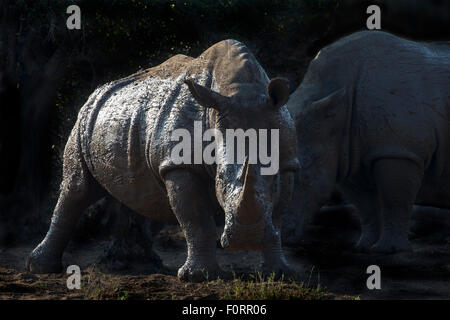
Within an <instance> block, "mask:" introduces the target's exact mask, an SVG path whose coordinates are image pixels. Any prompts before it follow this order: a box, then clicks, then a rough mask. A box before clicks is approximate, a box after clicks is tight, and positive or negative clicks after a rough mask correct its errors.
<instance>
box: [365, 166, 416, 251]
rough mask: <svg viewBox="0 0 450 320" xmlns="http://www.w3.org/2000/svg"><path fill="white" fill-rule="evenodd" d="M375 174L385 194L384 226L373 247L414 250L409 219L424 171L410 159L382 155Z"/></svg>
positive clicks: (383, 196)
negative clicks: (409, 237)
mask: <svg viewBox="0 0 450 320" xmlns="http://www.w3.org/2000/svg"><path fill="white" fill-rule="evenodd" d="M373 174H374V179H375V183H376V185H377V189H378V193H379V194H380V198H381V207H382V216H383V228H382V231H381V236H380V239H379V240H378V242H377V243H376V244H375V245H374V246H373V247H372V251H374V252H380V253H394V252H400V251H411V250H412V248H411V244H410V243H409V240H408V231H409V223H410V217H411V211H412V207H413V204H414V202H415V199H416V196H417V192H418V190H419V189H420V186H421V183H422V177H423V171H422V170H420V168H419V167H418V166H417V165H416V164H415V163H413V162H412V161H410V160H407V159H381V160H378V161H377V162H376V163H375V164H374V168H373Z"/></svg>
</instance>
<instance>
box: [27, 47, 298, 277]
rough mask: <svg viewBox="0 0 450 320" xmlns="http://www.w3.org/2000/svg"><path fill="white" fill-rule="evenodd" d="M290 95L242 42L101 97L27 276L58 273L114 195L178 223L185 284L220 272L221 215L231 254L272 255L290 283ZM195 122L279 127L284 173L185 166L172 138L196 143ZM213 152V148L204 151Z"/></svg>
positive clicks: (85, 116) (242, 166) (86, 112)
mask: <svg viewBox="0 0 450 320" xmlns="http://www.w3.org/2000/svg"><path fill="white" fill-rule="evenodd" d="M186 84H187V85H186ZM288 97H289V88H288V82H287V81H286V80H284V79H281V78H276V79H273V80H271V81H269V79H268V77H267V75H266V73H265V71H264V70H263V69H262V67H261V66H260V65H259V63H258V62H257V60H256V59H255V57H254V56H253V55H252V54H251V52H250V51H249V50H248V49H247V48H246V47H245V46H244V45H243V44H242V43H239V42H237V41H234V40H225V41H222V42H219V43H217V44H215V45H214V46H212V47H211V48H209V49H208V50H206V51H205V52H204V53H203V54H201V55H200V56H199V57H198V58H196V59H194V58H191V57H187V56H184V55H176V56H174V57H172V58H170V59H169V60H167V61H166V62H164V63H163V64H161V65H159V66H156V67H154V68H151V69H148V70H145V71H142V72H139V73H137V74H134V75H132V76H129V77H127V78H124V79H121V80H118V81H113V82H111V83H108V84H106V85H104V86H102V87H100V88H98V89H97V90H96V91H95V92H94V93H93V94H92V95H91V96H90V97H89V99H88V101H87V102H86V104H85V105H84V106H83V108H82V109H81V110H80V112H79V115H78V120H77V122H76V124H75V126H74V128H73V130H72V133H71V135H70V137H69V140H68V142H67V145H66V148H65V151H64V167H63V181H62V183H61V191H60V196H59V200H58V203H57V205H56V208H55V210H54V214H53V218H52V221H51V226H50V229H49V231H48V233H47V235H46V237H45V239H44V240H43V241H42V242H41V243H40V244H39V245H38V246H37V247H36V248H35V249H34V251H33V252H32V253H31V254H30V256H29V258H28V262H27V267H28V269H29V270H30V271H32V272H41V273H45V272H58V271H60V270H61V257H62V254H63V251H64V248H65V247H66V245H67V242H68V241H69V239H70V236H71V233H72V230H73V228H74V227H75V225H76V222H77V219H78V217H79V216H80V214H81V213H82V211H83V209H84V208H85V207H87V206H88V205H89V204H91V203H93V202H94V201H95V200H96V199H98V198H99V197H100V196H101V195H102V194H103V193H104V192H108V193H109V194H111V195H112V196H113V197H115V198H116V199H118V200H119V201H120V202H122V203H123V204H125V205H127V206H128V207H130V208H131V209H133V210H134V211H136V212H138V213H140V214H142V215H145V216H148V217H151V218H153V219H158V220H163V221H164V220H166V221H167V220H170V219H172V220H174V218H175V217H176V219H177V220H178V222H179V223H180V225H181V227H182V229H183V231H184V234H185V236H186V241H187V251H188V252H187V260H186V262H185V264H184V265H183V266H182V267H181V268H180V269H179V271H178V276H179V277H180V278H181V279H184V280H201V279H202V278H203V277H204V276H206V275H208V276H209V277H210V278H213V277H216V276H217V275H218V274H219V271H220V269H219V267H218V264H217V261H216V256H215V251H216V225H215V222H214V219H213V214H214V211H215V208H216V207H219V208H220V207H221V208H222V209H223V211H224V213H225V229H224V233H223V235H222V239H221V240H222V245H223V246H224V247H227V248H228V249H253V250H263V257H264V265H263V268H264V270H267V271H268V272H272V271H273V272H276V273H292V269H291V268H290V267H289V265H288V264H287V262H286V260H285V258H284V256H283V252H282V249H281V246H280V233H279V227H280V214H279V213H280V212H282V211H283V209H284V208H285V207H286V206H287V204H288V201H289V198H290V195H292V191H293V183H292V181H293V175H294V171H295V170H296V169H297V168H298V160H297V158H296V156H297V151H296V140H295V139H296V138H295V126H294V123H293V121H292V119H291V117H290V114H289V112H288V110H287V108H286V106H285V103H286V101H287V99H288ZM195 122H197V123H198V122H200V123H201V125H202V127H203V130H204V131H205V130H206V129H209V128H215V129H217V130H220V131H221V132H223V135H224V136H225V133H224V131H225V130H226V129H237V128H241V129H243V130H246V129H250V128H252V129H256V130H258V129H268V130H272V129H279V134H280V136H281V137H282V139H280V140H281V141H280V145H279V157H280V159H281V161H280V165H279V171H278V172H277V173H276V174H274V175H261V173H260V171H261V169H262V168H263V167H265V165H263V164H261V163H260V162H258V163H250V161H249V160H248V159H249V158H248V157H247V161H244V162H243V163H238V162H236V163H235V161H231V162H227V159H228V157H227V155H226V154H225V153H226V150H227V148H226V147H223V148H217V149H216V154H215V157H216V160H217V164H211V165H207V164H187V163H186V162H185V163H181V164H177V163H175V162H174V160H173V157H171V151H172V150H173V148H174V146H175V145H176V144H177V143H178V142H175V141H172V140H173V139H172V134H173V132H174V131H175V130H177V129H186V130H188V131H189V132H190V133H191V136H194V135H195V134H196V133H195V130H196V129H195V125H194V123H195ZM195 143H196V142H192V150H194V147H198V145H194V144H195ZM227 143H233V144H234V141H229V142H228V141H224V146H225V145H226V144H227ZM209 144H210V142H206V141H204V142H203V147H205V146H206V145H209ZM200 146H201V147H202V145H201V142H200ZM247 149H248V148H247ZM202 150H203V149H202ZM276 151H277V150H270V149H269V153H270V152H276ZM248 152H249V151H248V150H246V155H247V156H248ZM183 155H184V154H183ZM193 157H194V152H192V158H193ZM194 160H195V159H192V161H191V163H194ZM280 195H283V196H280ZM272 220H273V221H272Z"/></svg>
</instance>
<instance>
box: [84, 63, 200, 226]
mask: <svg viewBox="0 0 450 320" xmlns="http://www.w3.org/2000/svg"><path fill="white" fill-rule="evenodd" d="M191 59H192V58H189V57H186V56H181V55H179V56H175V57H173V58H172V59H169V60H168V61H166V62H165V63H163V64H161V65H159V66H157V67H155V68H151V69H148V70H145V71H142V72H139V73H137V74H134V75H131V76H129V77H127V78H124V79H121V80H118V81H114V82H111V83H108V84H106V85H104V86H102V87H101V88H99V89H97V90H96V92H94V94H92V96H91V97H90V99H89V100H88V102H87V103H86V105H85V106H84V107H83V109H82V110H81V111H80V115H79V117H80V121H79V122H80V129H81V130H80V132H81V133H82V134H81V139H80V140H81V147H82V151H83V155H84V158H85V161H86V164H87V166H88V168H89V169H90V171H91V173H92V175H93V176H94V178H95V179H96V180H97V181H98V182H99V183H100V184H101V185H102V186H103V187H104V188H105V189H106V190H107V191H108V192H109V193H110V194H111V195H112V196H113V197H115V198H116V199H118V200H119V201H121V202H122V203H124V204H126V205H127V206H129V207H130V208H131V209H133V210H135V211H136V212H139V213H141V214H143V215H146V216H151V217H153V218H156V219H160V220H166V219H167V217H169V216H172V215H170V214H169V212H170V209H169V206H168V201H167V197H166V194H165V192H164V189H163V187H162V185H161V182H160V181H159V180H158V178H157V177H156V176H155V174H154V172H153V171H152V169H151V166H150V163H149V157H148V148H149V143H150V141H151V139H152V134H153V132H154V131H155V126H157V125H158V121H159V120H161V117H164V114H165V113H167V110H170V108H171V107H172V105H173V104H176V100H177V95H178V93H177V91H178V90H179V89H180V86H181V85H182V79H181V78H180V75H181V73H182V71H183V70H186V64H188V63H189V62H190V61H191ZM171 98H172V101H168V100H169V99H171ZM169 104H170V105H169ZM162 114H163V115H162Z"/></svg>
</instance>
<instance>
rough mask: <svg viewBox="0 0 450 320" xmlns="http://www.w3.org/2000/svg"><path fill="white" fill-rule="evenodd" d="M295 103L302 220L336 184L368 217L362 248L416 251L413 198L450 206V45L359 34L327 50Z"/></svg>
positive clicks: (291, 104) (297, 193) (314, 64)
mask: <svg viewBox="0 0 450 320" xmlns="http://www.w3.org/2000/svg"><path fill="white" fill-rule="evenodd" d="M288 108H289V111H290V112H291V114H292V116H293V118H294V121H295V123H296V128H297V138H298V143H299V161H300V171H299V175H300V178H299V185H298V187H297V188H296V191H295V198H296V200H295V203H296V204H297V212H298V213H299V215H298V216H297V217H296V219H297V221H298V224H299V225H301V224H302V222H301V220H302V219H305V220H306V221H305V223H307V222H308V218H309V217H311V215H312V214H313V213H314V212H316V211H317V210H319V209H320V207H321V206H322V205H324V203H325V202H326V201H327V200H328V198H329V196H330V194H331V192H332V191H333V189H334V188H335V187H338V188H340V189H341V190H342V191H343V192H344V193H345V194H346V196H348V197H349V198H350V200H351V201H352V202H353V203H354V204H355V205H356V206H357V207H358V209H359V212H360V215H361V224H362V234H361V237H360V239H359V241H358V243H357V244H356V247H357V248H358V249H360V250H362V251H367V250H371V251H373V252H382V253H390V252H399V251H409V250H411V245H410V243H409V241H408V228H409V223H410V215H411V210H412V206H413V204H414V203H417V204H422V205H430V206H435V207H442V208H450V161H449V160H450V159H449V155H450V141H449V137H450V46H449V45H448V44H445V43H434V44H432V43H430V44H425V43H417V42H412V41H408V40H405V39H402V38H399V37H396V36H394V35H391V34H388V33H385V32H358V33H355V34H352V35H350V36H348V37H345V38H342V39H340V40H339V41H337V42H335V43H334V44H332V45H330V46H328V47H325V48H324V49H323V50H321V51H320V52H319V54H318V55H317V56H316V58H315V59H314V60H313V61H312V62H311V64H310V66H309V69H308V71H307V74H306V75H305V78H304V80H303V82H302V83H301V85H300V86H299V88H298V89H297V90H296V91H295V92H294V93H293V94H292V95H291V98H290V100H289V103H288ZM291 222H292V221H291ZM291 225H292V223H291ZM286 227H287V228H286V229H290V230H287V232H289V233H290V237H291V238H294V239H295V238H297V239H298V238H299V237H300V235H301V232H299V231H300V230H298V229H297V230H296V229H295V226H292V227H290V226H286Z"/></svg>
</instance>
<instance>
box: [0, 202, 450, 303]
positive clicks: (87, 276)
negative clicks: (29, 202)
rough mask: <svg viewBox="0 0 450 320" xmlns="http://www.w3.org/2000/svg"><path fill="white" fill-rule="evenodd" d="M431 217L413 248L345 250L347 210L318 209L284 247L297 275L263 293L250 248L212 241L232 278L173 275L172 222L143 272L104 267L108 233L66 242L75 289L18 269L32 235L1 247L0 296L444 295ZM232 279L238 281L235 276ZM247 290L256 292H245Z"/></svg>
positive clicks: (440, 251) (449, 242)
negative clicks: (155, 259) (154, 267)
mask: <svg viewBox="0 0 450 320" xmlns="http://www.w3.org/2000/svg"><path fill="white" fill-rule="evenodd" d="M416 216H417V215H416ZM416 218H417V217H416ZM435 218H436V217H434V220H433V219H432V221H428V220H427V216H425V218H424V219H423V217H422V218H421V219H422V220H424V221H425V222H424V221H419V222H420V223H421V226H420V228H417V226H416V228H412V231H411V235H410V238H411V240H412V244H413V247H414V252H413V253H402V254H395V255H373V254H361V253H356V252H354V251H353V250H352V249H351V243H352V242H354V241H355V240H356V239H357V237H358V234H359V227H358V223H357V220H356V218H355V216H354V213H353V212H352V211H351V210H347V209H342V208H340V209H338V210H323V211H322V213H321V214H320V215H318V216H317V217H316V219H315V221H314V223H313V224H312V225H311V226H310V227H309V228H308V229H307V233H306V234H305V237H304V238H305V239H304V240H303V241H302V242H301V243H300V244H299V245H298V246H295V247H285V252H286V255H287V258H288V260H289V261H290V262H291V264H292V265H293V266H294V267H296V268H297V270H298V272H299V278H298V279H297V282H296V283H294V282H291V281H288V280H285V281H284V283H283V284H280V283H278V284H277V285H276V286H275V285H274V286H273V288H272V289H271V291H270V292H269V291H268V288H269V286H265V287H264V288H265V290H266V291H264V292H262V291H261V283H259V287H258V285H256V286H254V287H252V286H251V285H250V286H249V283H251V282H252V281H254V280H252V279H253V275H251V276H248V275H247V276H245V274H248V273H249V272H250V273H252V271H254V270H257V267H258V264H259V254H258V253H256V252H227V251H225V250H223V249H220V248H218V261H219V264H220V265H221V267H222V268H223V269H224V270H226V271H229V272H230V273H231V272H233V273H234V278H235V280H220V281H209V282H207V283H202V284H195V283H184V282H180V281H179V280H178V279H177V278H176V271H177V269H178V267H179V266H181V265H182V263H183V262H184V259H185V257H186V253H185V244H184V237H183V234H182V232H181V231H180V229H179V227H177V226H167V227H165V228H164V229H163V230H161V232H159V234H158V235H156V236H155V244H154V249H155V251H156V252H157V254H158V255H159V256H160V257H161V259H162V261H163V269H161V270H160V272H159V273H157V274H149V273H148V270H149V268H148V265H146V264H144V263H142V264H139V263H136V265H135V266H133V268H132V270H124V271H120V272H103V271H101V270H102V269H101V268H99V266H98V265H97V262H98V261H99V257H100V256H101V255H102V253H103V252H104V250H105V249H106V247H107V245H108V240H107V239H92V240H89V241H87V242H85V243H84V244H83V245H79V244H74V243H71V245H69V247H68V249H67V251H66V253H65V255H64V259H63V263H64V265H65V266H67V265H71V264H77V265H79V266H80V267H81V269H82V283H81V286H82V288H81V290H72V291H71V290H68V289H67V287H66V279H67V275H66V274H44V275H32V274H29V273H27V272H26V271H25V259H26V256H27V255H28V253H29V252H30V251H31V250H32V248H33V247H34V245H36V244H37V243H38V242H39V239H36V241H35V242H34V243H30V244H29V245H27V246H16V247H13V248H0V299H223V298H228V299H230V298H238V299H245V298H258V299H265V298H280V299H284V298H297V299H450V237H449V232H448V231H449V229H448V226H447V225H446V224H445V223H442V222H441V223H436V219H435ZM438 219H439V217H438ZM416 220H417V219H416ZM416 223H417V221H416ZM219 231H220V230H219ZM372 264H376V265H378V266H379V267H380V268H381V290H369V289H367V287H366V280H367V277H368V276H369V275H368V274H366V269H367V267H368V266H369V265H372ZM256 277H257V276H256ZM239 278H243V280H242V281H240V280H236V279H239ZM239 281H240V282H239ZM255 282H256V283H258V281H255ZM266 284H267V282H266ZM238 287H239V288H240V290H239V291H240V293H239V294H237V293H236V290H237V289H239V288H238ZM244 289H246V290H247V291H246V293H245V290H244ZM252 290H253V291H255V292H258V294H256V295H255V294H253V293H249V291H252ZM243 292H244V293H243Z"/></svg>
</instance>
